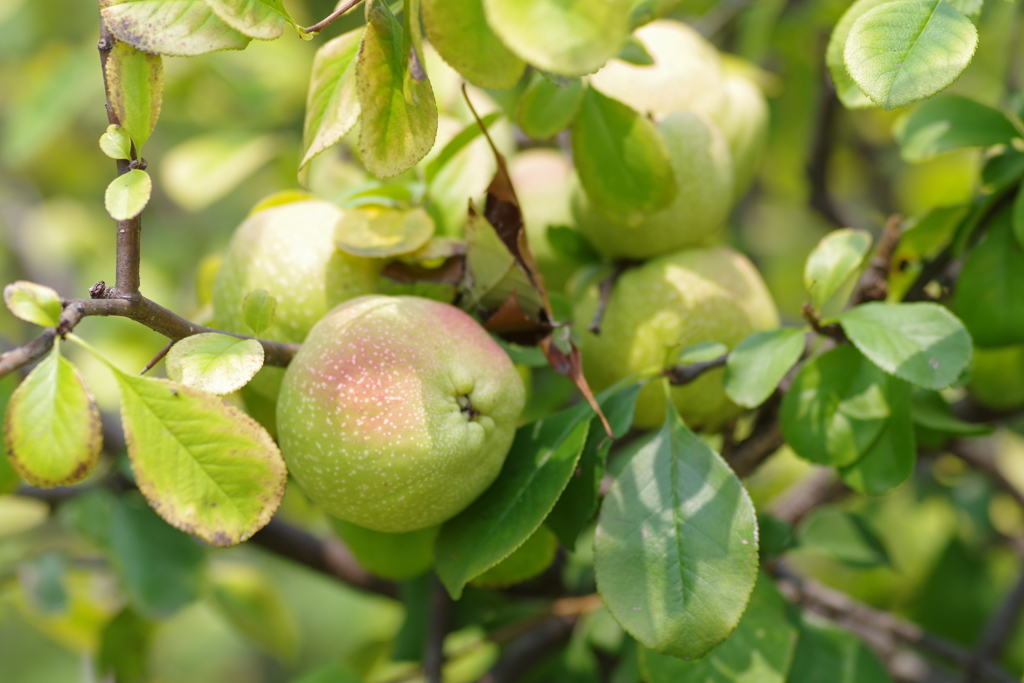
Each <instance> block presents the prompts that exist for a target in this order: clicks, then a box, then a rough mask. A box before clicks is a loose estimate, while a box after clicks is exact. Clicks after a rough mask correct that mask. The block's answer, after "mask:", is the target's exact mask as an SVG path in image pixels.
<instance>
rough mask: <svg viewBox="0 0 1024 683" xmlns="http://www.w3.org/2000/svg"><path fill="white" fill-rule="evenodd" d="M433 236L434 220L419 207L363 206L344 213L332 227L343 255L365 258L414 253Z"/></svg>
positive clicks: (336, 242) (335, 241)
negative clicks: (344, 253) (345, 253)
mask: <svg viewBox="0 0 1024 683" xmlns="http://www.w3.org/2000/svg"><path fill="white" fill-rule="evenodd" d="M433 236H434V219H433V218H431V217H430V215H429V214H428V213H427V212H426V211H424V210H423V209H422V208H420V207H416V208H413V209H404V210H402V209H391V208H388V207H384V206H362V207H359V208H355V209H349V210H348V211H346V212H345V213H344V214H343V215H342V217H341V220H339V221H338V225H337V226H336V227H335V228H334V243H335V244H336V245H337V246H338V248H339V249H341V250H342V251H344V252H347V253H349V254H353V255H355V256H364V257H367V258H383V257H385V256H397V255H398V254H408V253H409V252H412V251H416V250H417V249H419V248H420V247H422V246H423V245H424V244H426V243H427V242H429V241H430V238H431V237H433Z"/></svg>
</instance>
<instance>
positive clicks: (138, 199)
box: [103, 168, 153, 221]
mask: <svg viewBox="0 0 1024 683" xmlns="http://www.w3.org/2000/svg"><path fill="white" fill-rule="evenodd" d="M152 194H153V181H152V180H151V179H150V177H149V174H148V173H146V172H145V171H142V170H139V169H137V168H135V169H132V170H130V171H128V172H127V173H125V174H124V175H119V176H118V177H116V178H114V180H113V181H111V183H110V185H108V186H107V193H106V195H105V196H104V198H103V201H104V204H106V207H107V213H109V214H110V217H111V218H113V219H114V220H116V221H126V220H129V219H132V218H135V217H136V216H138V215H139V214H140V213H142V210H143V209H144V208H146V204H148V203H149V197H150V195H152Z"/></svg>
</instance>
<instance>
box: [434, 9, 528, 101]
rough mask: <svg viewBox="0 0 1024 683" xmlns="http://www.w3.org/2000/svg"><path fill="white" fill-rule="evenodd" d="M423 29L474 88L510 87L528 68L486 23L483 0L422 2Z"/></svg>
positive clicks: (439, 50) (447, 60) (443, 57)
mask: <svg viewBox="0 0 1024 683" xmlns="http://www.w3.org/2000/svg"><path fill="white" fill-rule="evenodd" d="M423 28H424V29H425V30H426V32H427V38H429V39H430V43H431V44H432V45H433V46H434V48H435V49H436V50H437V52H438V54H440V55H441V58H442V59H444V61H446V62H448V64H449V65H451V66H452V68H454V69H455V70H456V71H458V72H459V73H460V74H462V75H463V76H465V77H466V80H468V81H469V82H470V83H472V84H473V85H477V86H480V87H481V88H494V89H497V90H502V89H505V88H511V87H512V86H513V85H515V84H516V83H518V82H519V79H520V78H521V77H522V75H523V71H524V70H525V69H526V64H525V62H523V60H521V59H519V57H517V56H516V55H515V54H514V53H513V52H512V51H511V50H509V49H508V48H507V47H505V44H504V43H502V42H501V39H500V38H498V36H497V35H496V34H495V33H494V31H492V30H491V27H490V26H489V25H488V24H487V18H486V16H485V15H484V5H483V0H423Z"/></svg>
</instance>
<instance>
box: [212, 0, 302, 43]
mask: <svg viewBox="0 0 1024 683" xmlns="http://www.w3.org/2000/svg"><path fill="white" fill-rule="evenodd" d="M203 2H205V3H206V4H207V5H209V6H210V9H212V10H213V11H214V12H215V13H216V14H217V16H218V17H220V18H221V19H222V20H224V23H226V24H227V25H228V26H230V27H231V28H233V29H235V30H236V31H238V32H240V33H244V34H245V35H247V36H249V37H250V38H256V39H258V40H274V39H275V38H278V37H280V36H281V33H282V32H283V31H284V27H285V24H289V23H294V22H292V20H291V17H290V16H288V10H286V9H285V8H284V3H283V2H282V0H203Z"/></svg>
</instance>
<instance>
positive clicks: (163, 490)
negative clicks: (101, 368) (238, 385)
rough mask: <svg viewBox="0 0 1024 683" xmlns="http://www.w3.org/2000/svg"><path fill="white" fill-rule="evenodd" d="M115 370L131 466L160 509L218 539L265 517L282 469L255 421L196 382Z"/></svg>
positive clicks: (237, 536) (236, 535) (281, 483)
mask: <svg viewBox="0 0 1024 683" xmlns="http://www.w3.org/2000/svg"><path fill="white" fill-rule="evenodd" d="M115 374H116V376H117V382H118V384H119V385H120V387H121V419H122V421H123V422H124V427H125V437H126V439H127V441H128V455H129V456H130V458H131V463H132V472H134V474H135V479H136V481H137V482H138V485H139V490H141V491H142V493H143V494H144V495H145V496H146V500H148V501H149V504H150V505H152V506H153V509H155V510H156V511H157V512H158V513H159V514H160V516H161V517H163V518H164V519H165V520H167V522H168V523H169V524H170V525H171V526H174V527H177V528H178V529H181V530H182V531H187V532H189V533H192V534H195V535H196V536H198V537H199V538H201V539H203V540H204V541H206V542H207V543H209V544H210V545H213V546H216V547H224V546H229V545H234V544H236V543H240V542H242V541H244V540H246V539H248V538H249V537H250V536H252V535H253V534H254V533H256V531H258V530H259V529H261V528H262V527H263V526H264V525H265V524H266V523H267V522H269V521H270V518H271V516H273V514H274V511H275V510H276V509H277V506H278V505H279V504H280V502H281V498H282V496H284V489H285V483H286V481H287V472H286V470H285V464H284V460H283V459H282V458H281V452H280V451H278V449H277V445H276V444H275V443H274V441H273V439H271V438H270V435H269V434H267V432H266V430H264V429H263V427H261V426H260V425H259V423H257V422H256V421H255V420H253V419H252V418H251V417H249V416H248V415H246V414H245V413H243V412H242V411H241V410H239V409H238V408H236V407H234V406H232V405H229V404H227V403H225V402H224V401H222V400H221V399H219V398H217V397H216V396H211V395H210V394H207V393H203V392H201V391H198V390H196V389H192V388H189V387H186V386H183V385H180V384H174V383H173V382H168V381H164V380H158V379H149V378H146V377H136V376H133V375H126V374H124V373H122V372H118V371H115Z"/></svg>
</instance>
